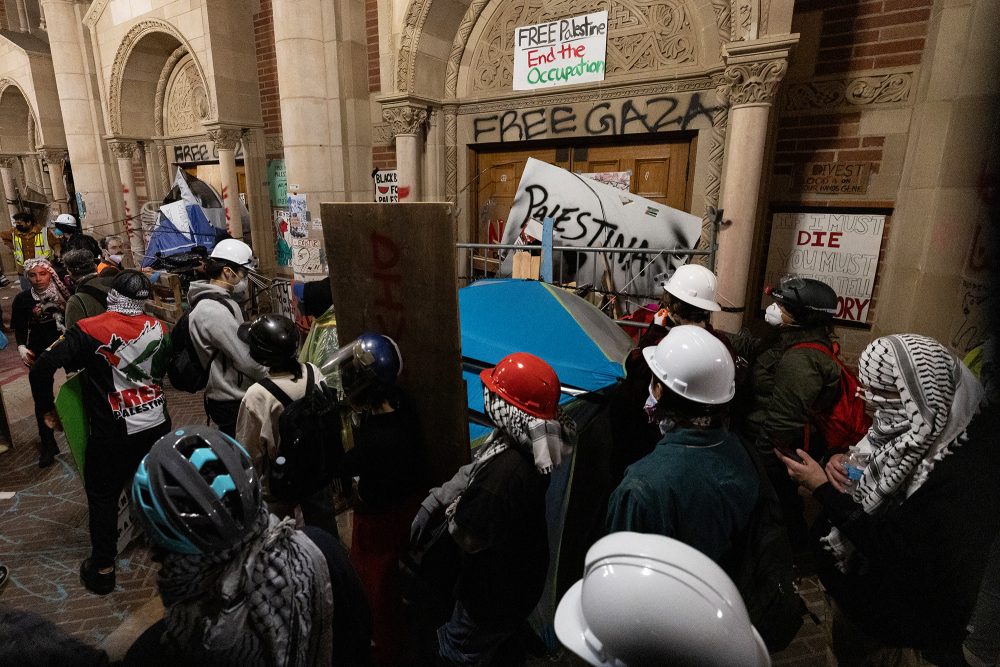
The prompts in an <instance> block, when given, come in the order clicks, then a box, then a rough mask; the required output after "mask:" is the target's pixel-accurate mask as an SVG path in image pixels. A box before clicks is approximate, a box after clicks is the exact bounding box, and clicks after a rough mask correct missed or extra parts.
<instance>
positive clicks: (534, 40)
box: [514, 11, 608, 90]
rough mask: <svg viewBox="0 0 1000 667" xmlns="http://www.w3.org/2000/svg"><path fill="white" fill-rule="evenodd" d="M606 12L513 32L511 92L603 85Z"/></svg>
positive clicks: (522, 27) (516, 29)
mask: <svg viewBox="0 0 1000 667" xmlns="http://www.w3.org/2000/svg"><path fill="white" fill-rule="evenodd" d="M607 48H608V12H607V11H601V12H594V13H593V14H587V15H585V16H573V17H570V18H565V19H559V20H558V21H550V22H549V23H539V24H538V25H526V26H521V27H518V28H515V29H514V90H533V89H535V88H549V87H551V86H566V85H570V84H574V83H586V82H588V81H604V69H605V57H606V54H607Z"/></svg>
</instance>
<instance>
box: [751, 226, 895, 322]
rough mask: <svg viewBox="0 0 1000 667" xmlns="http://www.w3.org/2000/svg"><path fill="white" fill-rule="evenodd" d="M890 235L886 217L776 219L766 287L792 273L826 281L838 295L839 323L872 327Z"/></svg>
mask: <svg viewBox="0 0 1000 667" xmlns="http://www.w3.org/2000/svg"><path fill="white" fill-rule="evenodd" d="M884 229H885V216H884V215H875V214H870V213H834V212H831V213H804V212H792V213H775V214H774V217H773V218H772V222H771V243H770V245H769V246H768V251H767V269H766V271H765V275H764V280H765V283H766V284H768V285H778V284H779V282H780V281H781V277H782V276H783V275H785V274H790V273H793V274H795V275H797V276H799V277H802V278H815V279H816V280H821V281H823V282H824V283H826V284H827V285H829V286H830V287H832V288H833V289H834V291H835V292H837V314H836V319H839V320H845V321H849V322H867V321H868V313H869V310H870V306H871V299H872V289H873V288H874V286H875V274H876V271H877V270H878V255H879V250H881V248H882V232H883V230H884ZM769 304H770V299H768V298H766V297H765V298H764V300H762V302H761V306H762V307H767V306H768V305H769Z"/></svg>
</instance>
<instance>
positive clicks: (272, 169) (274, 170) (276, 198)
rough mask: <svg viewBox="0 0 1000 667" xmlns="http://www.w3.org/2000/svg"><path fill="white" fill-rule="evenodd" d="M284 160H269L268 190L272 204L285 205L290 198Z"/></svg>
mask: <svg viewBox="0 0 1000 667" xmlns="http://www.w3.org/2000/svg"><path fill="white" fill-rule="evenodd" d="M287 173H288V172H287V171H285V161H284V160H268V161H267V182H268V192H269V193H270V195H271V206H285V205H287V199H288V176H287Z"/></svg>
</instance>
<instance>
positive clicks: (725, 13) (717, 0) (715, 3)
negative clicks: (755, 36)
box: [712, 0, 732, 44]
mask: <svg viewBox="0 0 1000 667" xmlns="http://www.w3.org/2000/svg"><path fill="white" fill-rule="evenodd" d="M712 11H713V12H715V24H716V26H717V27H718V29H719V42H720V43H722V44H725V43H726V42H728V41H729V40H730V39H732V36H731V35H732V32H731V29H730V26H731V21H732V7H731V5H730V4H729V0H712Z"/></svg>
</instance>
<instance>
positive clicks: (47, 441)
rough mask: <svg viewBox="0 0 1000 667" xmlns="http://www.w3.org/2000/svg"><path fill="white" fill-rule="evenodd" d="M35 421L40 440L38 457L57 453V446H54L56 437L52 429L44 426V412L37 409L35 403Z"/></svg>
mask: <svg viewBox="0 0 1000 667" xmlns="http://www.w3.org/2000/svg"><path fill="white" fill-rule="evenodd" d="M35 421H36V422H38V437H39V438H40V442H39V443H38V455H39V456H41V455H43V454H46V453H48V452H53V453H54V452H58V451H59V445H57V444H56V436H55V434H54V433H53V431H52V429H50V428H49V427H48V426H46V425H45V412H44V411H43V410H39V409H38V404H37V403H36V404H35Z"/></svg>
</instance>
